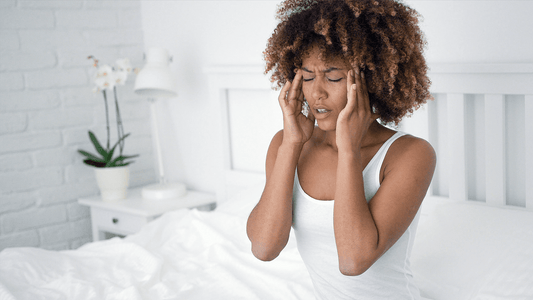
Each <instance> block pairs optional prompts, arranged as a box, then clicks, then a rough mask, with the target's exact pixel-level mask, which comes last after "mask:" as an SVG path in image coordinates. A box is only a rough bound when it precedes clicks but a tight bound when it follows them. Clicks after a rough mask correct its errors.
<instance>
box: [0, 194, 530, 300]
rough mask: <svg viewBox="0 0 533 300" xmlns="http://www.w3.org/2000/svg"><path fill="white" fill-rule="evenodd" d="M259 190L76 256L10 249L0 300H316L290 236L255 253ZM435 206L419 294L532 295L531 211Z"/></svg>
mask: <svg viewBox="0 0 533 300" xmlns="http://www.w3.org/2000/svg"><path fill="white" fill-rule="evenodd" d="M261 190H262V187H260V186H258V187H255V188H253V189H249V190H246V191H245V192H243V193H241V194H239V195H238V196H236V197H234V198H233V199H232V200H231V201H229V202H226V203H223V204H222V205H220V206H219V207H218V208H217V209H216V210H215V211H212V212H200V211H196V210H179V211H175V212H170V213H167V214H165V215H163V216H162V217H160V218H159V219H157V220H155V221H153V222H151V223H149V224H148V225H147V226H145V227H144V228H143V229H142V230H141V231H140V232H139V233H137V234H134V235H131V236H128V237H126V238H124V239H119V238H114V239H111V240H106V241H101V242H95V243H89V244H86V245H84V246H82V247H81V248H79V249H77V250H71V251H59V252H58V251H47V250H42V249H38V248H11V249H5V250H4V251H2V252H0V300H4V299H5V300H12V299H17V300H25V299H31V300H38V299H76V300H83V299H98V300H102V299H114V300H115V299H128V300H135V299H147V300H153V299H232V300H234V299H247V300H249V299H250V300H252V299H275V300H277V299H288V300H290V299H300V300H308V299H314V296H313V288H312V284H311V281H310V279H309V277H308V274H307V270H306V268H305V266H304V264H303V262H302V261H301V259H300V255H299V254H298V251H297V249H296V244H295V240H294V238H293V237H291V240H290V241H289V244H288V245H287V247H286V248H285V249H284V250H283V251H282V253H281V254H280V256H279V257H278V258H276V259H275V260H274V261H272V262H262V261H259V260H258V259H256V258H255V257H254V256H253V255H252V254H251V251H250V242H249V241H248V238H247V237H246V219H247V216H248V214H249V212H250V211H251V210H252V208H253V206H254V205H255V203H256V201H257V199H258V198H259V196H260V194H261ZM426 201H427V200H425V202H426ZM448 202H449V201H448ZM431 203H432V202H429V203H427V204H431ZM426 207H429V206H428V205H426ZM431 207H433V209H432V210H431V211H429V210H428V211H429V212H427V213H426V212H425V211H424V210H423V211H422V213H423V214H422V217H421V219H420V224H419V228H418V231H417V237H416V240H415V244H414V246H413V251H412V255H411V266H412V270H413V274H414V277H415V280H417V282H418V283H419V287H420V290H421V293H422V295H423V296H425V297H427V298H430V299H435V300H501V299H513V300H532V299H533V212H532V211H525V210H518V209H506V208H496V207H490V206H486V205H478V204H476V203H471V202H451V203H444V204H438V205H435V206H431Z"/></svg>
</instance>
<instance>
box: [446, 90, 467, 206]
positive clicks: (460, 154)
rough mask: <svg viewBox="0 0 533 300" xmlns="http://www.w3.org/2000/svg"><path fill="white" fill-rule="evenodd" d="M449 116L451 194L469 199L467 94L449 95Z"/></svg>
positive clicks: (454, 196) (453, 196) (462, 198)
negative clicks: (466, 142) (467, 175)
mask: <svg viewBox="0 0 533 300" xmlns="http://www.w3.org/2000/svg"><path fill="white" fill-rule="evenodd" d="M446 110H447V116H448V120H447V122H448V128H449V131H448V145H449V146H448V154H449V156H448V158H449V159H450V163H449V167H448V171H449V172H450V173H451V174H450V175H449V196H450V197H451V198H453V199H458V200H467V199H468V194H467V187H466V183H467V181H466V145H465V96H464V94H448V95H447V107H446Z"/></svg>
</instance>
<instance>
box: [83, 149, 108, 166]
mask: <svg viewBox="0 0 533 300" xmlns="http://www.w3.org/2000/svg"><path fill="white" fill-rule="evenodd" d="M78 152H79V153H80V154H81V155H83V156H85V157H87V159H89V160H92V161H95V162H102V163H105V162H106V161H105V160H104V159H103V158H101V157H98V156H96V155H94V154H92V153H89V152H87V151H83V150H78Z"/></svg>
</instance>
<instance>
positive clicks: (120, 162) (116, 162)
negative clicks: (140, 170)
mask: <svg viewBox="0 0 533 300" xmlns="http://www.w3.org/2000/svg"><path fill="white" fill-rule="evenodd" d="M137 156H139V155H138V154H136V155H121V156H119V157H117V158H115V159H114V160H112V161H110V162H108V163H107V164H106V167H118V166H119V165H124V166H125V165H127V164H129V162H128V163H126V164H125V162H124V160H126V159H130V158H134V157H137Z"/></svg>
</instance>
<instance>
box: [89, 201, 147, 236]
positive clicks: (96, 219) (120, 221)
mask: <svg viewBox="0 0 533 300" xmlns="http://www.w3.org/2000/svg"><path fill="white" fill-rule="evenodd" d="M91 220H92V222H93V226H95V225H96V226H97V227H98V228H99V229H100V230H108V231H110V232H115V233H119V234H130V233H134V232H137V231H139V230H140V229H141V227H142V226H143V225H144V224H146V223H147V222H148V221H147V219H146V217H142V216H135V215H131V214H127V213H123V212H118V211H112V210H106V209H101V208H96V207H93V208H92V209H91Z"/></svg>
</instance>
